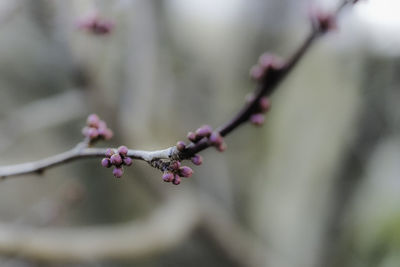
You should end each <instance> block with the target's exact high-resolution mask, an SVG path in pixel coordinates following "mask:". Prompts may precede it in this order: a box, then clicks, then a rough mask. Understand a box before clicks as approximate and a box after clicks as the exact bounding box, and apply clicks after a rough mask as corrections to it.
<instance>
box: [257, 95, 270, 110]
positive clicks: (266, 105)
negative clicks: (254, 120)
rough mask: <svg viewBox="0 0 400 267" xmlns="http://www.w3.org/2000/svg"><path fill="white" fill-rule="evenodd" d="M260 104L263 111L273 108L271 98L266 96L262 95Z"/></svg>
mask: <svg viewBox="0 0 400 267" xmlns="http://www.w3.org/2000/svg"><path fill="white" fill-rule="evenodd" d="M258 104H259V107H260V110H261V112H267V111H268V110H269V109H270V108H271V102H270V101H269V98H268V97H266V96H263V97H261V98H260V101H259V103H258Z"/></svg>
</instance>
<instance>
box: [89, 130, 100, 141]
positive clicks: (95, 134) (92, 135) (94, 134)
mask: <svg viewBox="0 0 400 267" xmlns="http://www.w3.org/2000/svg"><path fill="white" fill-rule="evenodd" d="M87 134H88V135H87V137H89V138H90V139H95V138H97V137H99V132H98V131H97V129H96V128H92V127H90V128H89V130H88V131H87Z"/></svg>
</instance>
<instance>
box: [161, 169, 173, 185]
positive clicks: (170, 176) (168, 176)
mask: <svg viewBox="0 0 400 267" xmlns="http://www.w3.org/2000/svg"><path fill="white" fill-rule="evenodd" d="M162 179H163V181H164V182H167V183H170V182H172V180H174V174H173V173H172V172H165V173H164V174H163V176H162Z"/></svg>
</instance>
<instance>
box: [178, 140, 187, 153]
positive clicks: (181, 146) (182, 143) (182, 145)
mask: <svg viewBox="0 0 400 267" xmlns="http://www.w3.org/2000/svg"><path fill="white" fill-rule="evenodd" d="M185 148H186V145H185V142H183V141H178V142H177V143H176V149H178V151H181V152H182V151H184V150H185Z"/></svg>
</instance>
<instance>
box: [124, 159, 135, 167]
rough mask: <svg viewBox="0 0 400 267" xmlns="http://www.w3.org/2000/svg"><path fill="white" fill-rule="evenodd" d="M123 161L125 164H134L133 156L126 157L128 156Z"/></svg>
mask: <svg viewBox="0 0 400 267" xmlns="http://www.w3.org/2000/svg"><path fill="white" fill-rule="evenodd" d="M122 161H123V162H124V164H125V165H126V166H131V165H132V162H133V160H132V158H130V157H126V158H124V159H123V160H122Z"/></svg>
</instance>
